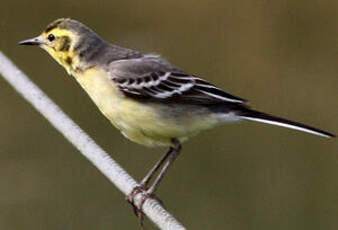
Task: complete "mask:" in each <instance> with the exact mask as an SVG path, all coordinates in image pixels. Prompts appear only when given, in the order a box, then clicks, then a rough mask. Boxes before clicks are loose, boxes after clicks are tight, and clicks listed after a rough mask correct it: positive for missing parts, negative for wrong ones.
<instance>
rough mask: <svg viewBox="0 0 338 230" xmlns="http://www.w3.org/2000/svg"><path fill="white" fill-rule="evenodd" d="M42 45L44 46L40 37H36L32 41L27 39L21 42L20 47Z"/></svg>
mask: <svg viewBox="0 0 338 230" xmlns="http://www.w3.org/2000/svg"><path fill="white" fill-rule="evenodd" d="M41 44H43V42H42V41H41V39H40V38H39V37H35V38H31V39H27V40H23V41H21V42H19V45H25V46H39V45H41Z"/></svg>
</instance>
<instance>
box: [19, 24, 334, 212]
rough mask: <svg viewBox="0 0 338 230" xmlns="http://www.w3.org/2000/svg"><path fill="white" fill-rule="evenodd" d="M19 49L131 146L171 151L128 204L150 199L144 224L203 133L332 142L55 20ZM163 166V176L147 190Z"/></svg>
mask: <svg viewBox="0 0 338 230" xmlns="http://www.w3.org/2000/svg"><path fill="white" fill-rule="evenodd" d="M19 44H21V45H37V46H40V47H41V48H42V49H44V50H46V51H47V52H48V53H49V54H50V55H51V56H52V57H53V58H54V59H55V60H56V61H57V62H58V63H59V64H61V65H62V66H63V67H64V68H65V69H66V71H67V72H68V74H70V75H72V76H74V78H75V79H76V80H77V81H78V82H79V83H80V85H81V86H82V87H83V89H84V90H85V91H86V92H87V93H88V94H89V96H90V97H91V99H92V100H93V101H94V103H95V104H96V105H97V106H98V108H99V109H100V110H101V112H102V113H103V114H104V115H105V116H106V117H107V118H108V119H109V121H110V122H111V123H112V124H113V125H114V126H115V127H116V128H118V129H119V130H120V131H121V133H122V134H123V135H124V136H125V137H126V138H128V139H130V140H132V141H134V142H136V143H139V144H142V145H146V146H151V147H153V146H167V147H169V150H168V151H167V152H166V153H165V154H164V155H163V156H162V158H161V159H160V160H159V161H158V162H157V163H156V164H155V166H154V167H153V168H152V169H151V170H150V171H149V172H148V174H147V175H146V176H145V177H144V179H143V180H142V181H141V183H140V186H139V187H137V188H135V189H134V190H133V192H132V193H131V194H130V195H129V196H128V200H129V202H131V203H132V204H133V205H134V197H135V195H136V194H137V193H139V192H144V193H145V194H146V196H144V197H145V198H144V199H143V200H142V202H141V204H140V205H139V206H138V207H137V208H136V210H137V213H138V214H139V216H142V205H143V202H144V201H145V199H146V198H147V197H150V196H152V195H153V194H154V192H155V190H156V188H157V187H158V185H159V183H160V182H161V180H162V178H163V176H164V175H165V173H166V172H167V170H168V168H169V166H170V165H171V164H172V163H173V162H174V160H175V159H176V157H177V156H178V154H179V152H180V150H181V143H182V142H183V141H185V140H187V139H188V137H191V136H193V135H195V134H197V133H198V132H200V131H202V130H205V129H209V128H212V127H214V126H216V125H221V124H224V123H228V122H239V121H257V122H262V123H267V124H271V125H277V126H283V127H286V128H291V129H296V130H300V131H304V132H308V133H311V134H315V135H319V136H322V137H328V138H330V137H334V135H333V134H331V133H329V132H326V131H323V130H320V129H317V128H313V127H310V126H308V125H304V124H301V123H298V122H294V121H290V120H286V119H283V118H279V117H276V116H273V115H269V114H266V113H262V112H259V111H256V110H253V109H251V108H250V107H249V106H248V105H247V103H246V100H244V99H242V98H239V97H236V96H233V95H231V94H229V93H227V92H225V91H223V90H222V89H220V88H217V87H216V86H214V85H213V84H210V83H209V82H207V81H206V80H203V79H201V78H199V77H197V76H195V75H192V74H188V73H186V72H184V71H183V70H181V69H179V68H177V67H175V66H174V65H172V64H170V63H169V62H167V61H166V60H164V59H162V58H160V57H159V56H156V55H146V54H142V53H140V52H138V51H134V50H131V49H126V48H122V47H119V46H116V45H112V44H110V43H108V42H106V41H104V40H103V39H102V38H100V37H99V36H98V35H97V34H96V33H94V32H93V31H92V30H91V29H90V28H88V27H87V26H85V25H83V24H82V23H80V22H78V21H75V20H72V19H68V18H67V19H63V18H62V19H58V20H56V21H54V22H53V23H51V24H49V25H48V27H47V28H46V29H45V30H44V31H43V32H42V34H41V35H40V36H38V37H35V38H32V39H28V40H25V41H22V42H20V43H19ZM163 164H164V165H163ZM162 165H163V167H162V169H161V171H160V173H159V175H158V176H157V178H156V179H155V180H154V182H153V184H152V185H151V186H148V183H149V181H150V179H151V177H152V176H153V175H154V174H155V172H156V171H157V170H158V169H159V168H160V167H161V166H162ZM135 207H136V206H135V205H134V208H135Z"/></svg>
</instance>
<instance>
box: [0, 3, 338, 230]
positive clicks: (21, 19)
mask: <svg viewBox="0 0 338 230" xmlns="http://www.w3.org/2000/svg"><path fill="white" fill-rule="evenodd" d="M337 10H338V2H337V1H334V0H327V1H315V0H308V1H294V0H277V1H273V2H271V1H265V0H260V1H227V0H223V1H215V0H209V1H196V0H194V1H193V0H184V1H182V0H180V1H179V0H171V1H156V0H151V1H134V0H129V1H125V0H115V1H108V0H106V1H104V0H101V1H88V0H87V1H86V0H84V1H75V0H74V1H66V0H64V1H34V0H33V1H19V0H3V1H2V3H1V8H0V50H1V51H3V52H4V53H5V54H7V55H8V56H9V57H10V58H11V59H12V60H13V61H14V62H15V63H16V64H17V65H18V66H19V67H20V68H22V70H23V71H24V72H25V73H27V74H28V75H29V76H30V78H31V79H32V80H33V81H34V82H35V83H36V84H37V85H39V86H40V87H41V88H42V89H43V90H44V91H45V92H46V93H47V94H48V95H49V96H50V97H51V98H52V99H53V100H55V102H56V103H57V104H59V105H60V107H61V108H62V109H63V110H64V111H65V112H66V113H67V114H68V115H70V117H72V118H73V119H74V120H75V121H76V122H77V123H78V124H79V125H80V126H81V127H82V128H83V129H84V130H86V131H87V132H88V134H89V135H90V136H92V137H93V138H94V139H95V140H96V141H97V143H98V144H99V145H101V146H102V147H103V148H104V149H105V150H106V151H108V152H109V153H110V154H111V155H112V157H113V158H114V159H116V160H117V161H118V162H119V163H120V164H121V165H122V166H123V167H124V168H125V169H126V170H127V171H128V172H130V173H131V175H133V176H134V177H135V178H137V179H138V180H140V179H141V178H142V177H143V176H144V175H145V174H146V172H147V170H148V169H149V168H150V167H151V166H152V165H153V164H154V163H155V162H156V161H157V160H158V158H159V157H160V156H161V154H162V153H163V152H164V151H165V149H147V148H145V147H142V146H139V145H137V144H133V143H131V142H129V141H128V140H126V139H124V138H123V137H122V135H121V134H120V133H119V132H118V131H117V130H116V129H115V128H113V127H112V126H111V125H110V123H109V122H108V121H107V120H106V119H105V118H104V117H103V116H102V115H101V114H100V113H99V111H98V110H97V109H96V107H95V106H94V104H93V103H92V102H91V101H90V99H89V97H88V96H87V95H86V94H85V92H84V91H83V90H82V89H81V88H80V87H79V86H78V85H77V83H76V82H75V80H74V79H72V77H70V76H68V75H67V74H66V72H65V71H64V69H62V68H61V67H60V66H59V65H58V64H56V62H55V61H54V60H52V59H51V58H50V57H49V56H47V54H46V53H45V52H43V51H42V50H40V49H38V48H34V47H19V46H18V45H17V43H18V41H20V40H23V39H26V38H30V37H32V36H36V35H38V34H39V33H40V32H41V31H42V30H43V29H44V28H45V26H46V25H47V24H48V23H50V22H51V21H53V20H55V19H56V18H60V17H72V18H74V19H77V20H79V21H81V22H83V23H85V24H87V25H88V26H90V27H91V28H93V29H94V30H95V31H96V32H97V33H98V34H100V35H101V36H102V37H103V38H105V39H106V40H108V41H110V42H113V43H116V44H119V45H121V46H125V47H129V48H133V49H137V50H140V51H142V52H146V53H147V52H148V53H149V52H156V53H158V54H161V55H163V56H164V57H166V58H167V59H168V60H169V61H170V62H172V63H174V64H176V65H178V66H179V67H181V68H183V69H184V70H186V71H188V72H190V73H193V74H196V75H198V76H201V77H203V78H206V79H208V80H210V81H211V82H213V83H215V84H217V85H218V86H220V87H222V88H224V89H225V90H227V91H228V92H230V93H232V94H235V95H238V96H241V97H243V98H247V99H249V100H250V101H251V105H253V106H254V107H255V108H257V109H261V110H263V111H266V112H271V113H273V114H276V115H280V116H283V117H287V118H290V119H293V120H296V121H302V122H304V123H307V124H312V125H314V126H316V127H319V128H322V129H326V130H328V131H331V132H334V133H336V134H337V132H338V119H337V115H338V105H337V99H338V77H337V75H338V65H337V60H338V14H337ZM0 137H1V138H0V228H1V229H6V230H12V229H14V230H16V229H49V230H53V229H83V230H84V229H140V227H139V224H138V221H137V219H136V217H135V216H134V214H133V212H132V209H131V207H130V206H129V204H127V203H126V202H125V200H124V196H123V195H122V194H121V193H120V192H119V191H118V190H117V189H116V188H115V187H114V186H113V185H112V184H111V183H110V182H109V181H108V180H107V179H106V178H105V177H104V176H103V175H102V174H101V173H99V172H98V170H97V169H96V168H95V167H93V166H92V165H91V164H90V163H89V162H88V161H87V160H86V159H85V158H84V157H83V156H82V155H81V154H80V153H79V152H78V151H77V150H76V149H75V148H74V147H73V146H71V145H70V144H69V143H68V142H67V141H66V140H65V139H64V138H63V137H62V136H61V135H60V134H59V133H58V132H57V131H56V130H55V129H54V128H53V127H51V125H50V124H49V123H48V122H47V121H46V120H45V119H44V118H43V117H42V116H41V115H40V114H39V113H38V112H36V111H35V110H34V109H33V108H32V107H31V106H30V105H29V104H28V103H27V102H26V101H24V100H23V99H22V97H21V96H19V95H18V94H17V93H16V92H15V91H14V90H13V89H12V88H11V87H10V86H9V85H8V84H7V82H5V81H4V80H3V79H2V78H1V79H0ZM337 150H338V142H337V139H334V140H327V139H324V138H320V137H317V136H312V135H309V134H305V133H300V132H297V131H292V130H286V129H283V128H278V127H271V126H268V125H259V124H254V123H243V124H241V125H238V124H234V125H227V126H223V127H218V128H215V129H213V130H210V131H207V132H204V133H202V134H200V135H199V136H197V137H195V138H193V139H191V140H190V141H189V142H187V143H185V144H184V146H183V153H182V155H180V157H179V159H178V160H177V161H176V163H175V164H174V166H173V168H171V169H170V172H169V174H168V176H167V177H166V178H165V180H164V182H163V184H162V185H161V187H160V189H159V191H158V194H159V196H160V197H161V199H162V200H163V201H164V202H165V204H166V206H167V208H168V210H169V211H170V212H172V213H173V214H174V215H175V216H176V217H177V218H178V219H179V220H180V221H182V223H183V224H184V225H185V226H186V227H187V228H188V229H233V230H237V229H308V230H309V229H327V230H329V229H332V230H333V229H337V226H338V218H337V217H338V151H337ZM144 229H156V227H155V226H154V225H153V224H152V223H151V222H150V221H148V220H146V223H145V228H144Z"/></svg>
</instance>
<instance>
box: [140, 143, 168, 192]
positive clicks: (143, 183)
mask: <svg viewBox="0 0 338 230" xmlns="http://www.w3.org/2000/svg"><path fill="white" fill-rule="evenodd" d="M173 150H174V149H173V148H172V147H170V148H169V149H168V151H167V152H166V153H165V154H164V155H163V156H162V157H161V159H160V160H159V161H158V162H157V163H156V164H155V165H154V167H153V168H152V169H150V170H149V172H148V173H147V175H146V176H145V177H144V178H143V179H142V181H141V183H140V186H141V187H144V188H146V187H147V184H148V183H149V181H150V180H151V178H152V177H153V175H154V174H155V173H156V171H157V170H158V169H159V168H160V167H161V165H162V164H163V163H164V162H165V160H166V159H167V158H168V156H169V155H170V154H171V153H172V152H173Z"/></svg>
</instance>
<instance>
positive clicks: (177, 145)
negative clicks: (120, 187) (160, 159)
mask: <svg viewBox="0 0 338 230" xmlns="http://www.w3.org/2000/svg"><path fill="white" fill-rule="evenodd" d="M173 144H174V147H172V149H173V151H172V152H173V153H172V154H171V156H170V158H169V160H168V161H167V162H166V163H165V165H164V166H163V168H162V170H161V172H160V173H159V175H158V176H157V178H156V179H155V181H154V183H153V184H152V185H151V187H150V188H149V189H148V190H147V194H149V195H152V194H153V193H154V192H155V191H156V189H157V188H158V186H159V184H160V183H161V181H162V179H163V177H164V176H165V174H166V173H167V172H168V169H169V167H170V165H172V163H173V162H174V161H175V159H176V158H177V156H178V155H179V153H180V151H181V149H182V146H181V144H180V143H179V141H178V140H176V139H174V140H173Z"/></svg>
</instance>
